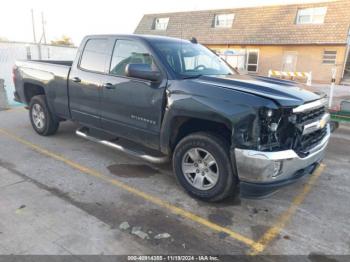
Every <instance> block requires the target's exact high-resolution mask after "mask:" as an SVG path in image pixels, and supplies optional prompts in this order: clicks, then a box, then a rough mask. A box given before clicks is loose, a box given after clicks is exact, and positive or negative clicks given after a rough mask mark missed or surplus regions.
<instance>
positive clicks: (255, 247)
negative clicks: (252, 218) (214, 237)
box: [0, 129, 264, 252]
mask: <svg viewBox="0 0 350 262" xmlns="http://www.w3.org/2000/svg"><path fill="white" fill-rule="evenodd" d="M0 133H1V134H3V135H5V136H7V137H10V138H12V139H14V140H15V141H17V142H19V143H21V144H23V145H26V146H27V147H29V148H31V149H33V150H34V151H36V152H38V153H40V154H42V155H45V156H47V157H51V158H53V159H55V160H58V161H61V162H63V163H65V164H66V165H68V166H70V167H72V168H74V169H77V170H79V171H80V172H82V173H85V174H87V175H90V176H94V177H97V178H99V179H101V180H103V181H105V182H107V183H110V184H112V185H114V186H117V187H119V188H121V189H123V190H125V191H128V192H129V193H132V194H133V195H136V196H139V197H141V198H142V199H144V200H146V201H148V202H151V203H153V204H155V205H157V206H159V207H162V208H165V209H167V210H169V211H170V212H172V213H173V214H175V215H179V216H182V217H184V218H186V219H189V220H191V221H192V222H195V223H197V224H200V225H202V226H205V227H207V228H208V229H211V230H213V231H216V232H224V233H226V234H228V235H229V236H230V237H231V238H232V239H234V240H237V241H239V242H241V243H243V244H245V245H247V246H249V247H250V248H251V249H252V250H254V251H255V252H261V251H262V250H263V248H264V246H263V245H262V244H260V243H258V242H256V241H254V240H252V239H250V238H248V237H246V236H243V235H241V234H239V233H237V232H235V231H233V230H231V229H229V228H227V227H223V226H220V225H218V224H215V223H213V222H211V221H209V220H207V219H205V218H203V217H200V216H198V215H196V214H194V213H191V212H189V211H187V210H185V209H182V208H179V207H177V206H175V205H172V204H171V203H169V202H167V201H164V200H162V199H160V198H158V197H156V196H153V195H150V194H148V193H145V192H143V191H141V190H139V189H137V188H134V187H132V186H129V185H127V184H125V183H123V182H121V181H119V180H117V179H114V178H110V177H108V176H106V175H103V174H101V173H99V172H98V171H96V170H93V169H90V168H88V167H85V166H82V165H80V164H78V163H76V162H74V161H71V160H69V159H66V158H65V157H63V156H61V155H58V154H56V153H53V152H51V151H49V150H47V149H44V148H42V147H40V146H38V145H35V144H33V143H31V142H29V141H27V140H25V139H23V138H20V137H18V136H16V135H14V134H12V133H10V132H9V131H6V130H4V129H0Z"/></svg>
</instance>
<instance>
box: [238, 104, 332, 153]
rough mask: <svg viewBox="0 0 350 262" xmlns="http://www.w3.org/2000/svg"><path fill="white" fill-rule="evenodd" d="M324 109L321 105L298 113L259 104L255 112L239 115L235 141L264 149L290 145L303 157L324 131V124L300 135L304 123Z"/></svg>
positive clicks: (313, 120)
mask: <svg viewBox="0 0 350 262" xmlns="http://www.w3.org/2000/svg"><path fill="white" fill-rule="evenodd" d="M325 113H326V109H325V107H324V106H321V107H319V108H316V109H313V110H308V111H305V112H299V113H293V109H292V108H281V109H268V108H262V109H260V110H259V111H258V114H257V115H255V116H254V115H249V116H247V117H245V118H243V119H241V121H240V123H239V124H238V125H237V126H236V128H235V133H234V135H235V141H236V144H238V145H239V147H240V148H243V149H253V150H258V151H265V152H273V151H282V150H288V149H292V150H294V151H295V152H296V153H297V154H298V155H299V156H300V157H306V156H307V155H308V152H309V150H310V149H312V148H313V147H314V146H315V145H317V144H318V143H319V142H320V141H321V140H322V139H323V138H324V137H325V136H326V135H327V127H326V126H325V127H324V128H322V129H319V130H317V131H314V132H312V133H309V134H307V135H305V134H304V135H303V129H304V126H305V125H307V124H309V123H312V122H315V121H317V120H319V119H320V118H321V117H322V116H323V115H324V114H325Z"/></svg>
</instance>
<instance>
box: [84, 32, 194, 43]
mask: <svg viewBox="0 0 350 262" xmlns="http://www.w3.org/2000/svg"><path fill="white" fill-rule="evenodd" d="M96 37H125V38H130V39H132V38H134V39H142V40H145V41H148V42H179V41H186V42H189V40H187V39H180V38H175V37H169V36H159V35H141V34H103V35H87V36H86V37H85V38H96Z"/></svg>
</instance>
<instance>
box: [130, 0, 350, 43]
mask: <svg viewBox="0 0 350 262" xmlns="http://www.w3.org/2000/svg"><path fill="white" fill-rule="evenodd" d="M322 6H326V7H327V14H326V16H325V21H324V23H323V24H302V25H301V24H296V23H295V19H296V15H297V11H298V9H300V8H308V7H322ZM226 13H234V14H235V18H234V21H233V24H232V28H215V27H213V22H214V17H215V15H216V14H226ZM160 17H169V18H170V19H169V24H168V27H167V30H165V31H160V30H153V23H154V19H155V18H160ZM349 25H350V0H339V1H330V2H322V3H316V4H294V5H280V6H264V7H253V8H237V9H220V10H207V11H191V12H177V13H163V14H147V15H144V16H143V18H142V19H141V21H140V23H139V25H138V26H137V28H136V30H135V33H136V34H150V35H164V36H172V37H178V38H183V39H190V38H191V37H196V38H197V39H198V41H199V42H201V43H203V44H238V45H239V44H244V45H276V44H278V45H284V44H285V45H288V44H346V42H347V37H348V32H349Z"/></svg>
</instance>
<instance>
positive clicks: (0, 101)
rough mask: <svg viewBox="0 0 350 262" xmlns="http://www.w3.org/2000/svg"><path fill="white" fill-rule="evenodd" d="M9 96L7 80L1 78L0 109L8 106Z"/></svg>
mask: <svg viewBox="0 0 350 262" xmlns="http://www.w3.org/2000/svg"><path fill="white" fill-rule="evenodd" d="M8 107H9V106H8V103H7V96H6V91H5V81H4V79H0V109H6V108H8Z"/></svg>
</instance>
